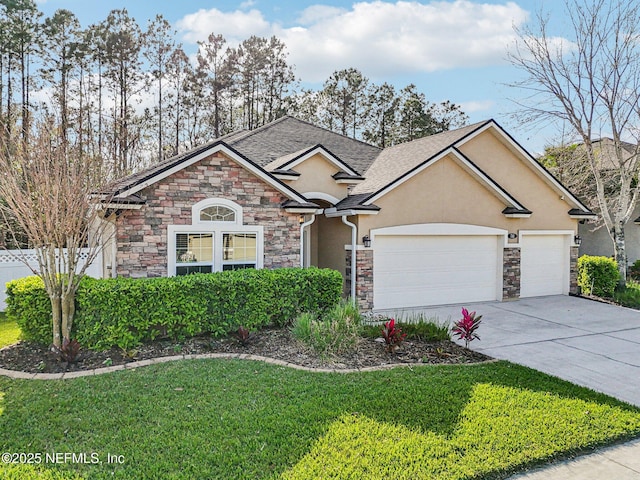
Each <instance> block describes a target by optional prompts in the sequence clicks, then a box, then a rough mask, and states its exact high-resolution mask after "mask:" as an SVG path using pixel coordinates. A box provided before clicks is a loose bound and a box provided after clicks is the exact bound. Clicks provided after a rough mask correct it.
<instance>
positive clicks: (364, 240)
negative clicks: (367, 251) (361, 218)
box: [362, 235, 371, 248]
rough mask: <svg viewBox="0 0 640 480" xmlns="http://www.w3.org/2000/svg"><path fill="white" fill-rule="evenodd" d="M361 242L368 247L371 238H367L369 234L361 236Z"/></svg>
mask: <svg viewBox="0 0 640 480" xmlns="http://www.w3.org/2000/svg"><path fill="white" fill-rule="evenodd" d="M362 243H364V246H365V247H366V248H369V247H370V246H371V238H369V235H365V236H364V237H362Z"/></svg>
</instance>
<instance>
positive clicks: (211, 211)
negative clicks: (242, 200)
mask: <svg viewBox="0 0 640 480" xmlns="http://www.w3.org/2000/svg"><path fill="white" fill-rule="evenodd" d="M200 221H201V222H234V223H235V221H236V212H235V210H232V209H231V208H229V207H225V206H224V205H211V206H210V207H206V208H203V209H202V210H200Z"/></svg>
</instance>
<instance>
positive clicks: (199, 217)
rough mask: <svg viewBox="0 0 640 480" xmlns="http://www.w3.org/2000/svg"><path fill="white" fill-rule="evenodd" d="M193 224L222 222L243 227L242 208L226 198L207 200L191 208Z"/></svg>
mask: <svg viewBox="0 0 640 480" xmlns="http://www.w3.org/2000/svg"><path fill="white" fill-rule="evenodd" d="M191 215H192V217H191V218H192V219H193V223H194V224H196V223H211V222H220V223H224V224H227V225H228V224H232V223H235V224H236V225H242V207H241V206H240V205H238V204H237V203H236V202H233V201H231V200H227V199H224V198H207V199H206V200H202V201H200V202H198V203H196V204H195V205H193V207H191Z"/></svg>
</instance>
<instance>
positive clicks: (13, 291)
mask: <svg viewBox="0 0 640 480" xmlns="http://www.w3.org/2000/svg"><path fill="white" fill-rule="evenodd" d="M341 293H342V276H341V275H340V273H339V272H336V271H334V270H326V269H300V268H292V269H280V270H266V269H265V270H249V269H247V270H238V271H229V272H220V273H213V274H194V275H186V276H181V277H171V278H140V279H133V278H112V279H100V280H96V279H92V278H88V277H87V278H84V279H83V280H82V282H81V284H80V288H79V289H78V292H77V294H76V317H75V320H74V329H73V331H72V334H73V336H74V338H76V339H77V340H78V341H79V342H80V343H81V344H82V345H83V346H85V347H86V348H89V349H94V350H104V349H108V348H110V347H112V346H117V347H120V348H122V349H124V350H130V349H132V348H134V347H135V346H137V345H139V344H140V343H142V342H145V341H149V340H153V339H155V338H159V337H168V338H171V339H174V340H183V339H184V338H186V337H191V336H195V335H200V334H209V335H212V336H222V335H227V334H228V333H229V332H232V331H234V330H237V329H238V327H240V326H243V327H244V328H247V329H249V330H256V329H258V328H261V327H264V326H266V325H269V324H277V325H284V324H286V323H288V322H289V321H290V319H291V318H294V317H295V316H296V315H297V314H298V313H300V312H301V311H303V310H312V309H313V310H315V311H326V310H327V309H329V308H330V307H332V306H333V305H335V304H336V303H337V302H338V301H339V299H340V296H341ZM7 312H8V316H9V317H10V318H13V319H15V320H16V321H17V322H18V324H19V325H20V327H21V328H22V331H23V335H24V338H25V339H26V340H33V341H36V342H39V343H43V344H49V343H51V306H50V304H49V299H48V297H47V295H46V293H45V291H44V286H43V284H42V281H41V280H40V279H39V278H38V277H28V278H26V279H20V280H15V281H13V282H9V284H7Z"/></svg>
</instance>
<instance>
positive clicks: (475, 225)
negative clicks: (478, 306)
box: [102, 116, 593, 310]
mask: <svg viewBox="0 0 640 480" xmlns="http://www.w3.org/2000/svg"><path fill="white" fill-rule="evenodd" d="M104 193H105V196H104V203H105V205H104V207H105V209H106V215H105V220H104V221H106V222H109V232H110V233H108V234H107V236H106V237H105V239H104V247H105V248H104V249H103V258H102V265H103V274H104V276H108V277H115V276H130V277H150V276H167V275H168V276H172V275H184V274H188V273H192V272H212V271H222V270H233V269H240V268H275V267H293V266H310V265H314V266H318V267H326V268H334V269H336V270H338V271H340V272H341V273H342V274H343V276H344V278H345V292H346V293H347V294H349V293H350V294H352V295H354V296H355V297H357V299H358V301H359V303H360V305H361V306H362V307H363V308H364V309H367V310H370V309H376V310H379V309H394V308H402V307H415V306H425V305H435V304H450V303H458V302H477V301H484V300H508V299H515V298H519V297H531V296H539V295H553V294H568V293H570V292H572V291H574V290H575V288H576V276H575V273H576V259H577V253H578V249H577V246H576V245H575V243H574V237H575V235H576V234H577V228H578V221H580V220H581V219H584V218H592V217H593V213H592V212H591V211H589V209H588V208H587V207H586V206H585V205H584V204H583V203H581V202H580V200H578V199H577V198H576V197H575V196H574V195H573V194H572V193H571V192H570V191H568V190H567V189H566V188H565V187H564V186H563V185H562V184H560V183H559V182H558V181H557V180H556V179H555V178H554V177H553V176H552V175H551V174H550V173H549V172H548V171H547V170H545V169H544V168H543V167H541V166H540V165H539V164H538V163H537V162H536V161H535V160H534V159H533V158H532V156H531V155H530V154H529V153H527V152H526V151H525V150H524V149H523V148H522V147H521V146H520V145H519V144H518V143H517V142H516V141H515V140H514V139H513V138H512V137H511V136H510V135H509V134H508V133H507V132H506V131H504V130H503V129H502V128H501V127H500V126H499V125H498V124H497V123H496V122H495V121H493V120H487V121H483V122H480V123H475V124H473V125H469V126H466V127H463V128H460V129H457V130H453V131H448V132H444V133H440V134H437V135H433V136H430V137H426V138H422V139H419V140H415V141H413V142H409V143H406V144H401V145H395V146H392V147H389V148H386V149H379V148H377V147H374V146H371V145H368V144H366V143H363V142H360V141H357V140H353V139H350V138H347V137H344V136H341V135H339V134H336V133H334V132H331V131H328V130H325V129H323V128H319V127H317V126H314V125H311V124H309V123H306V122H303V121H300V120H297V119H295V118H293V117H288V116H287V117H283V118H280V119H278V120H276V121H274V122H272V123H269V124H267V125H264V126H263V127H260V128H258V129H256V130H252V131H241V132H237V133H233V134H230V135H227V136H224V137H222V138H219V139H217V140H215V141H213V142H211V143H208V144H207V145H204V146H202V147H200V148H196V149H194V150H192V151H190V152H187V153H185V154H182V155H179V156H177V157H174V158H171V159H168V160H166V161H164V162H162V163H160V164H158V165H155V166H153V167H151V168H148V169H146V170H144V171H142V172H139V173H136V174H134V175H131V176H128V177H126V178H123V179H121V180H119V181H117V182H115V183H113V184H112V185H110V186H109V188H108V189H105V192H104Z"/></svg>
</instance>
